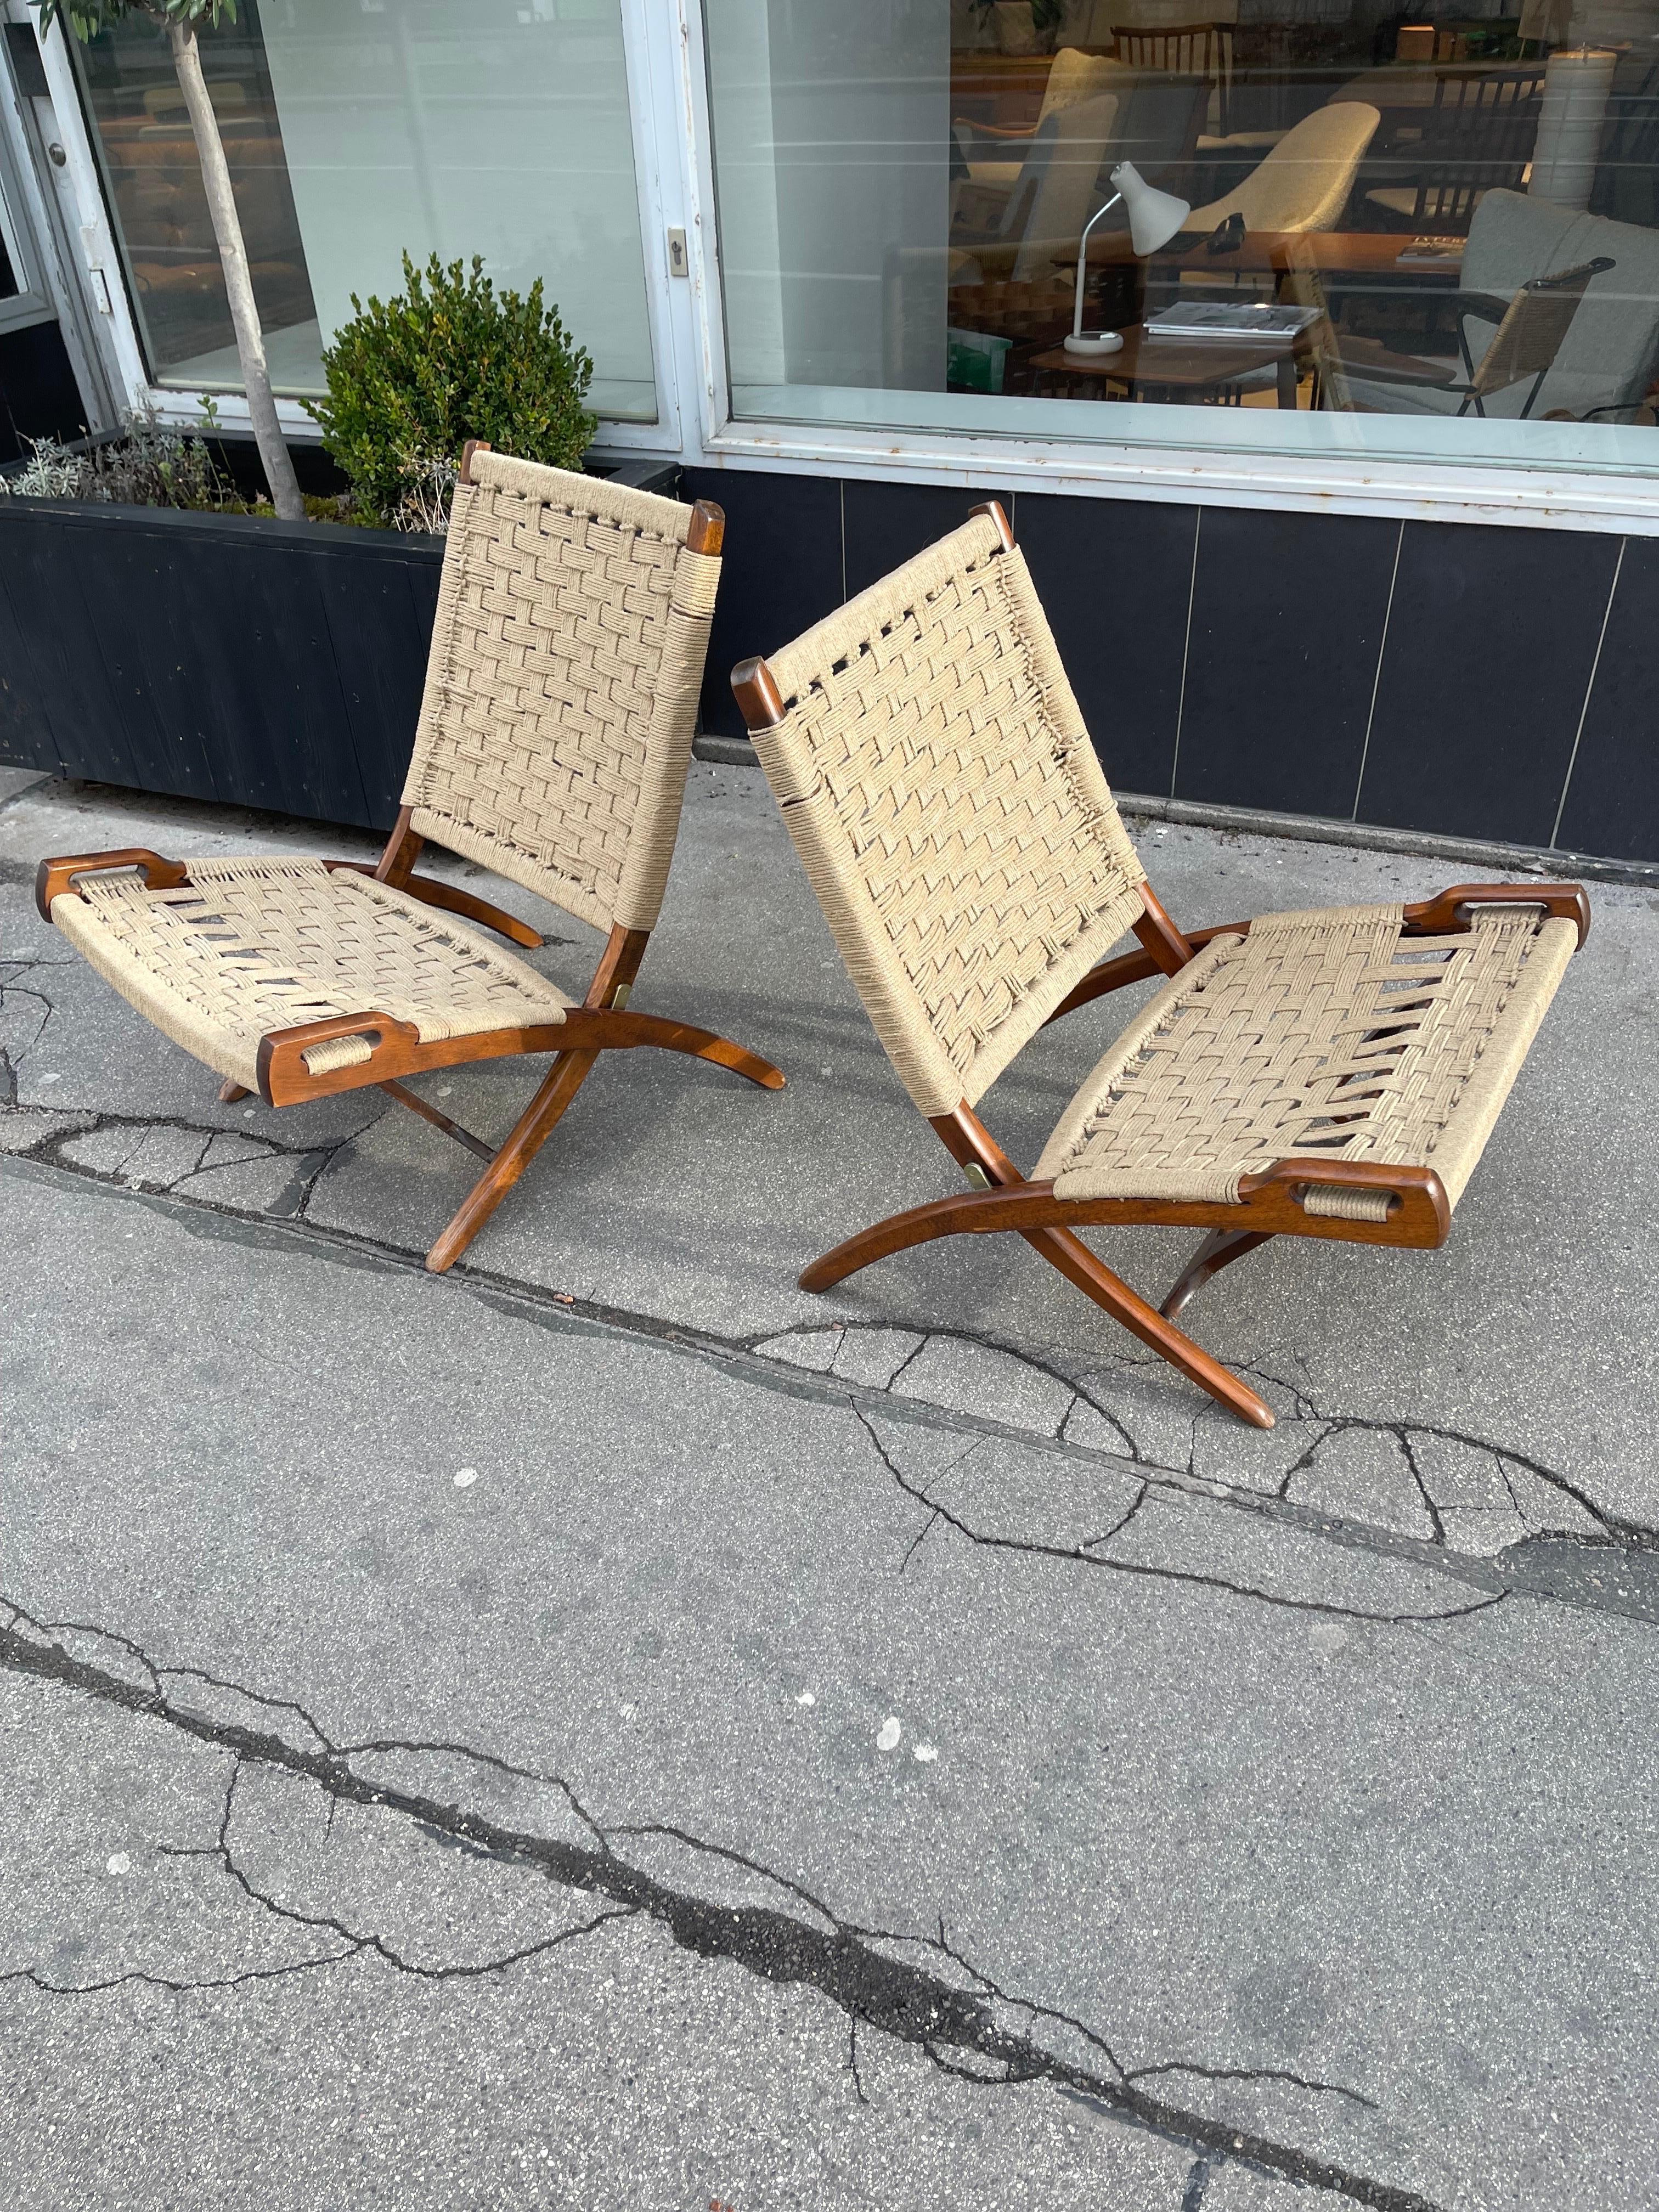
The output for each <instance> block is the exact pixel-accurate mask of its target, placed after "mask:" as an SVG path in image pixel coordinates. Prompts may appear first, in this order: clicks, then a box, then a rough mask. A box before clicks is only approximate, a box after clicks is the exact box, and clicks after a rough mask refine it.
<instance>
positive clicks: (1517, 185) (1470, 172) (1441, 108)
mask: <svg viewBox="0 0 1659 2212" xmlns="http://www.w3.org/2000/svg"><path fill="white" fill-rule="evenodd" d="M1543 100H1544V71H1543V68H1542V66H1541V64H1534V65H1533V66H1531V67H1526V66H1522V67H1521V68H1518V69H1509V70H1495V69H1492V68H1490V67H1479V66H1477V67H1474V68H1471V69H1453V70H1443V71H1442V72H1440V73H1439V74H1438V75H1437V77H1436V79H1435V86H1434V99H1433V101H1432V104H1431V106H1430V107H1429V108H1428V109H1427V110H1426V112H1425V114H1424V118H1423V136H1422V138H1421V140H1420V141H1419V144H1418V145H1417V147H1416V148H1415V149H1413V148H1412V147H1411V146H1410V145H1409V144H1405V143H1402V144H1400V145H1397V146H1396V147H1395V149H1393V152H1392V154H1391V155H1390V157H1389V166H1390V167H1392V166H1394V165H1395V164H1396V163H1397V164H1399V165H1400V166H1401V167H1404V168H1407V170H1409V172H1410V174H1411V179H1412V181H1411V182H1410V183H1409V184H1407V185H1393V186H1388V185H1385V186H1383V187H1382V188H1381V189H1380V190H1377V191H1372V192H1370V194H1368V197H1369V199H1370V201H1371V203H1372V204H1374V205H1376V206H1377V207H1378V208H1381V209H1383V210H1385V211H1387V212H1389V213H1390V214H1392V215H1395V216H1404V217H1405V218H1406V219H1407V221H1408V222H1412V223H1413V224H1415V225H1430V226H1437V227H1438V228H1442V229H1450V230H1464V231H1466V230H1468V227H1469V224H1470V222H1472V220H1473V219H1474V211H1475V210H1476V209H1477V208H1478V207H1479V206H1480V202H1481V199H1482V197H1483V196H1484V195H1485V194H1486V193H1487V192H1490V191H1498V190H1502V191H1520V190H1521V189H1522V185H1523V183H1524V180H1525V177H1526V169H1527V164H1528V161H1530V160H1531V159H1532V150H1533V145H1534V141H1535V140H1536V138H1537V137H1538V123H1539V118H1540V116H1541V114H1542V112H1543Z"/></svg>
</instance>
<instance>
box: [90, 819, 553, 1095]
mask: <svg viewBox="0 0 1659 2212" xmlns="http://www.w3.org/2000/svg"><path fill="white" fill-rule="evenodd" d="M184 866H185V867H186V868H187V869H188V871H189V872H190V878H191V880H190V882H189V883H188V884H185V885H181V886H180V887H179V889H177V890H151V889H150V888H149V885H148V884H145V882H144V880H143V877H142V876H141V875H140V874H139V873H138V872H137V870H136V869H122V870H119V871H112V872H107V873H102V874H97V875H87V876H83V877H82V878H81V879H80V890H79V892H74V891H65V892H63V893H61V894H60V895H59V896H58V897H57V898H55V899H54V900H53V901H52V921H53V922H54V923H55V924H56V925H57V927H58V928H59V929H60V930H62V932H63V933H64V936H65V937H67V938H68V939H69V940H70V944H71V945H74V946H75V947H76V950H77V951H80V952H82V953H83V954H84V955H85V957H86V958H87V959H88V962H90V963H91V964H92V966H93V967H94V968H95V969H97V970H98V972H99V974H100V975H102V976H104V977H105V979H106V981H109V982H110V983H112V984H113V985H114V987H115V988H116V989H117V990H118V992H119V993H120V994H121V995H122V997H123V998H125V999H126V1000H129V1001H130V1002H131V1004H132V1005H133V1006H136V1007H137V1009H138V1012H140V1013H141V1014H143V1016H144V1017H145V1018H146V1019H147V1020H149V1021H151V1022H153V1023H154V1024H155V1026H156V1028H157V1029H159V1030H161V1031H162V1032H163V1033H164V1034H165V1035H166V1036H170V1037H171V1038H172V1039H173V1042H174V1043H175V1044H178V1045H182V1046H183V1048H184V1049H185V1051H186V1052H188V1053H193V1054H195V1056H196V1058H197V1060H203V1061H205V1063H206V1064H207V1066H210V1067H211V1068H214V1069H216V1070H217V1072H218V1073H220V1074H221V1075H225V1076H228V1077H230V1079H232V1080H233V1081H234V1082H236V1083H240V1084H241V1085H243V1086H244V1087H245V1088H246V1089H247V1090H250V1091H252V1090H257V1089H258V1051H259V1041H260V1039H261V1037H263V1036H264V1034H265V1032H266V1031H267V1030H280V1029H290V1028H294V1027H295V1026H297V1025H298V1024H300V1023H301V1022H315V1021H322V1020H324V1019H325V1018H328V1017H329V1016H331V1015H334V1014H358V1013H368V1012H376V1013H383V1014H391V1015H392V1016H393V1017H394V1018H396V1019H398V1020H399V1021H405V1022H412V1023H413V1024H415V1026H416V1029H418V1030H419V1031H420V1033H421V1036H422V1041H423V1042H431V1041H433V1040H435V1039H437V1038H441V1037H448V1036H474V1035H476V1034H477V1033H478V1032H479V1031H481V1030H494V1029H503V1028H512V1027H523V1026H527V1025H530V1024H546V1023H552V1022H562V1020H563V1019H564V1014H565V1009H566V1007H567V1006H569V1005H570V1003H571V1001H570V1000H568V999H567V998H566V997H565V995H564V994H563V993H562V991H560V990H559V989H558V988H557V987H556V985H554V984H552V983H550V982H549V981H547V980H546V978H545V977H544V976H542V975H538V974H537V973H536V971H535V969H533V968H530V967H526V964H525V963H524V962H523V961H522V960H518V959H515V958H514V957H513V955H512V954H511V953H509V952H505V951H501V950H500V949H499V948H498V947H497V946H495V945H492V944H490V943H489V941H488V939H485V938H484V937H483V936H482V935H481V934H480V933H478V932H477V931H475V930H473V929H471V928H470V927H468V925H467V924H466V923H465V922H464V921H456V920H454V919H453V918H452V917H450V916H448V915H439V914H438V913H436V912H435V910H434V909H433V908H431V907H428V906H423V905H422V903H421V902H419V901H418V900H416V899H412V898H410V897H409V896H407V895H406V894H405V893H404V892H403V891H398V890H392V889H391V887H390V886H389V885H388V884H380V883H376V882H375V881H374V879H373V878H371V877H368V876H362V875H358V874H356V873H355V872H351V871H349V870H345V869H338V870H330V869H328V868H325V866H323V864H322V862H321V861H320V860H276V859H269V860H263V859H262V860H187V861H185V863H184ZM370 1050H371V1048H370V1046H369V1043H368V1039H367V1038H366V1037H339V1038H335V1039H332V1040H331V1041H330V1042H326V1043H324V1044H319V1045H313V1046H312V1048H310V1050H309V1051H308V1052H307V1054H306V1056H305V1057H306V1065H307V1067H308V1068H309V1069H310V1070H311V1073H313V1075H323V1074H326V1073H330V1072H331V1070H333V1069H335V1068H338V1067H351V1066H358V1065H360V1064H361V1063H362V1061H364V1060H368V1057H369V1055H370Z"/></svg>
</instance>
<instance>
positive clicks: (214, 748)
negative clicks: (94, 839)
mask: <svg viewBox="0 0 1659 2212" xmlns="http://www.w3.org/2000/svg"><path fill="white" fill-rule="evenodd" d="M595 473H596V474H598V473H604V474H607V475H617V476H623V477H625V478H626V480H627V481H629V482H630V483H636V484H639V485H641V487H642V488H644V489H650V490H666V489H669V486H670V484H671V482H672V479H673V476H674V474H675V473H676V471H671V470H670V469H667V468H665V467H664V466H663V465H661V464H659V463H647V464H640V463H629V464H626V465H622V466H617V467H614V468H605V467H604V466H603V465H599V466H597V467H596V468H595ZM443 550H444V541H443V539H442V538H427V537H414V536H409V535H405V534H404V533H402V532H396V531H387V530H357V529H352V528H349V527H346V526H342V525H340V524H337V523H325V522H276V521H272V520H265V519H261V518H258V517H253V516H246V515H228V514H194V513H182V512H179V511H177V510H174V509H172V508H167V507H117V506H113V505H110V504H106V503H86V504H82V503H80V502H76V501H56V500H38V499H18V498H5V497H0V765H4V766H7V767H12V768H33V769H42V770H44V771H45V772H46V773H47V774H49V775H63V776H73V777H77V778H83V779H85V780H87V781H92V782H98V783H114V784H124V785H126V786H129V787H131V788H133V789H136V790H139V791H149V792H155V793H165V794H167V795H168V796H171V797H176V798H180V799H210V800H216V801H218V802H219V803H221V804H222V805H232V806H249V807H258V808H261V809H264V810H268V811H270V812H273V813H281V814H295V815H304V816H309V817H313V818H315V819H317V820H319V821H324V822H337V823H352V824H355V825H356V826H357V827H359V828H362V829H389V828H390V827H391V826H392V822H393V820H394V819H395V817H396V815H397V811H398V793H399V792H400V791H401V790H402V788H403V783H404V775H405V773H406V771H407V769H408V767H409V757H410V748H411V747H412V745H413V744H414V741H415V725H416V720H417V719H418V716H419V714H420V705H421V690H422V684H423V683H424V681H425V677H426V659H427V648H428V644H429V643H430V641H431V636H432V622H433V616H434V612H435V609H436V606H437V599H438V575H439V571H440V569H441V566H442V563H443Z"/></svg>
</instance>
